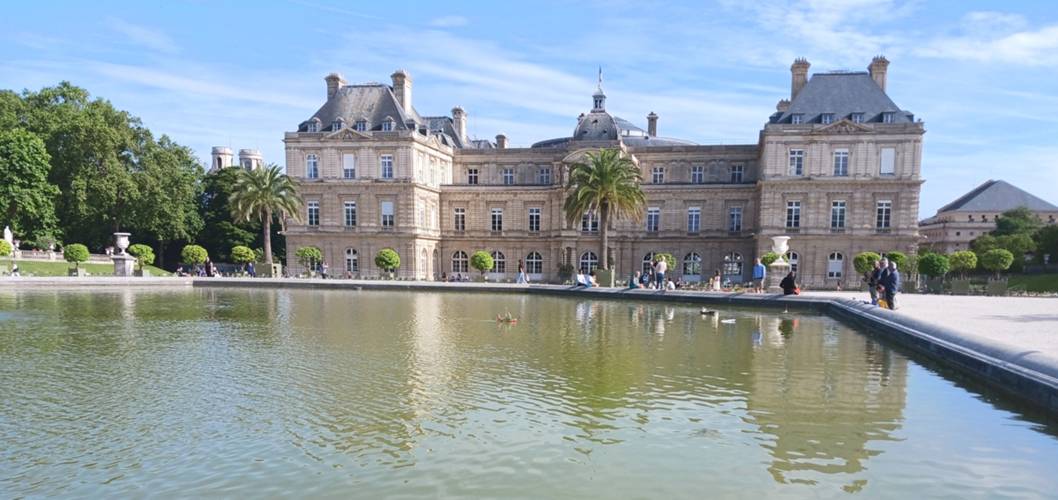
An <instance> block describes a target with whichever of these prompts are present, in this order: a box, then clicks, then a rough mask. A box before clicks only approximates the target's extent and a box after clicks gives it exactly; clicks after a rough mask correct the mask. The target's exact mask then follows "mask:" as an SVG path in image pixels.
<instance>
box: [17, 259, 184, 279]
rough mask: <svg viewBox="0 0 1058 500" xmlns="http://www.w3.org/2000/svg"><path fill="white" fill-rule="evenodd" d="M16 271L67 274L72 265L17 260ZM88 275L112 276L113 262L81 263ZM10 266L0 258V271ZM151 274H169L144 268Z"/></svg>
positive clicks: (43, 274) (60, 262)
mask: <svg viewBox="0 0 1058 500" xmlns="http://www.w3.org/2000/svg"><path fill="white" fill-rule="evenodd" d="M15 262H17V263H18V271H19V273H20V274H21V275H22V276H67V272H66V271H67V270H68V269H70V268H72V267H73V264H70V263H69V262H66V261H61V260H60V261H55V262H45V261H39V260H19V261H15ZM81 267H82V268H84V269H85V270H86V271H87V272H88V274H89V276H113V275H114V264H81ZM10 268H11V262H10V261H9V260H7V259H4V260H0V271H2V272H3V273H5V274H6V273H7V271H8V270H9V269H10ZM146 269H147V270H149V271H150V272H151V276H169V273H168V272H166V271H163V270H161V269H159V268H157V267H154V266H147V268H146Z"/></svg>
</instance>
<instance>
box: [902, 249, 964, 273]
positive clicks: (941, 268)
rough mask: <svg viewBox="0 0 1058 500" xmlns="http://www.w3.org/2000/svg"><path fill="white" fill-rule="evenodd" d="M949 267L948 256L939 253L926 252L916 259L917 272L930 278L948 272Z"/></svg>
mask: <svg viewBox="0 0 1058 500" xmlns="http://www.w3.org/2000/svg"><path fill="white" fill-rule="evenodd" d="M899 265H900V264H897V266H899ZM950 269H951V263H950V262H948V258H947V257H945V256H943V255H941V254H939V253H930V254H926V255H923V256H922V257H921V258H919V259H918V272H919V273H921V274H923V275H925V276H929V277H930V278H941V277H943V276H944V275H945V274H948V271H949V270H950Z"/></svg>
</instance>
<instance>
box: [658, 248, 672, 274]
mask: <svg viewBox="0 0 1058 500" xmlns="http://www.w3.org/2000/svg"><path fill="white" fill-rule="evenodd" d="M658 259H665V263H666V264H668V266H669V270H668V271H667V272H669V273H671V272H675V270H676V257H673V256H672V254H671V253H656V254H654V262H657V261H658Z"/></svg>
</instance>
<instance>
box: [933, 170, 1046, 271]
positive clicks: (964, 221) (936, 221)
mask: <svg viewBox="0 0 1058 500" xmlns="http://www.w3.org/2000/svg"><path fill="white" fill-rule="evenodd" d="M1018 207H1027V208H1028V209H1029V210H1032V211H1033V212H1034V213H1035V214H1036V217H1038V218H1039V219H1040V221H1042V222H1043V223H1044V224H1055V223H1056V219H1058V206H1054V205H1052V204H1050V203H1048V202H1046V201H1044V200H1041V199H1040V198H1037V197H1036V196H1033V195H1032V194H1030V193H1028V192H1026V191H1024V190H1022V189H1020V188H1018V187H1017V186H1014V185H1012V184H1010V183H1008V182H1006V181H1001V180H1000V181H996V180H989V181H987V182H985V183H984V184H981V185H980V186H977V187H976V188H974V189H973V190H972V191H970V192H969V193H966V194H964V195H962V196H960V197H959V198H958V199H956V200H955V201H953V202H951V203H949V204H947V205H944V206H943V207H941V208H940V210H937V214H936V215H934V216H933V217H930V218H928V219H926V220H923V221H922V222H920V223H919V232H920V233H922V236H923V237H924V238H923V242H922V243H923V245H925V246H927V247H928V248H929V249H931V250H933V251H935V252H942V253H951V252H955V251H958V250H967V249H969V248H970V242H971V241H973V240H974V239H975V238H977V237H978V236H981V235H982V234H987V233H989V232H991V231H994V230H995V228H996V216H997V215H999V214H1002V213H1003V212H1006V211H1007V210H1013V209H1015V208H1018Z"/></svg>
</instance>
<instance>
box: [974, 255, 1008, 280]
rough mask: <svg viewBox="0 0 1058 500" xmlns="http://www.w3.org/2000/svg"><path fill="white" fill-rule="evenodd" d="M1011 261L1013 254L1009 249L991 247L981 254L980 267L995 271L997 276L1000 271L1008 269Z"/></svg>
mask: <svg viewBox="0 0 1058 500" xmlns="http://www.w3.org/2000/svg"><path fill="white" fill-rule="evenodd" d="M1013 263H1014V254H1012V253H1010V250H1005V249H1002V248H993V249H991V250H989V251H987V252H985V253H984V255H981V267H983V268H985V269H987V270H989V271H992V272H994V273H996V277H997V278H998V277H999V273H1000V272H1002V271H1006V270H1007V269H1010V265H1011V264H1013Z"/></svg>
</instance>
